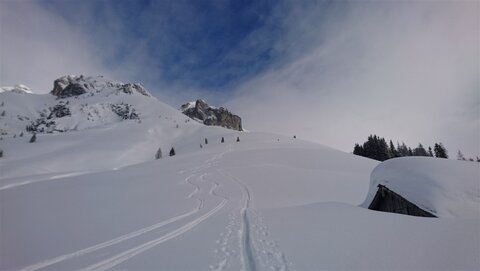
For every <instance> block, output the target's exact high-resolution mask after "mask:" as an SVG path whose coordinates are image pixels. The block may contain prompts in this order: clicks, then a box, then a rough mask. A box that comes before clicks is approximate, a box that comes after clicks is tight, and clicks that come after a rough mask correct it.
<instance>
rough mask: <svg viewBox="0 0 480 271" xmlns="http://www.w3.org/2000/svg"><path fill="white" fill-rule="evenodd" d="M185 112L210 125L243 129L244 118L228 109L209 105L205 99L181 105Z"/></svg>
mask: <svg viewBox="0 0 480 271" xmlns="http://www.w3.org/2000/svg"><path fill="white" fill-rule="evenodd" d="M180 109H181V110H182V112H183V114H185V115H187V116H189V117H190V118H192V119H196V120H198V121H201V122H202V123H203V124H205V125H209V126H222V127H225V128H228V129H232V130H238V131H243V129H242V119H241V118H240V117H239V116H237V115H234V114H232V113H231V112H229V111H228V110H227V109H225V108H223V107H220V108H215V107H211V106H209V105H208V104H207V103H206V102H205V101H204V100H197V101H196V102H189V103H186V104H184V105H182V106H181V107H180Z"/></svg>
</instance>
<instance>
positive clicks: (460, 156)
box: [457, 150, 465, 161]
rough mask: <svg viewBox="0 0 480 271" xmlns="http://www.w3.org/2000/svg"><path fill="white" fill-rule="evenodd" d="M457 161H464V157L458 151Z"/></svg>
mask: <svg viewBox="0 0 480 271" xmlns="http://www.w3.org/2000/svg"><path fill="white" fill-rule="evenodd" d="M457 160H462V161H465V156H463V153H462V152H461V151H460V150H458V152H457Z"/></svg>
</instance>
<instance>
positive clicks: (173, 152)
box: [169, 147, 176, 156]
mask: <svg viewBox="0 0 480 271" xmlns="http://www.w3.org/2000/svg"><path fill="white" fill-rule="evenodd" d="M175 154H176V153H175V150H174V149H173V147H172V149H171V150H170V154H169V155H170V156H174V155H175Z"/></svg>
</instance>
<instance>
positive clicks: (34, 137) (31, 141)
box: [29, 133, 37, 143]
mask: <svg viewBox="0 0 480 271" xmlns="http://www.w3.org/2000/svg"><path fill="white" fill-rule="evenodd" d="M35 141H37V134H35V133H33V135H32V137H31V138H30V141H29V142H30V143H33V142H35Z"/></svg>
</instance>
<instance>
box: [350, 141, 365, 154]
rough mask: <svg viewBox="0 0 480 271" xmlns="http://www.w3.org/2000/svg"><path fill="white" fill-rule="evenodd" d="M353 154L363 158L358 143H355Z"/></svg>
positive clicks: (362, 152) (362, 151) (361, 148)
mask: <svg viewBox="0 0 480 271" xmlns="http://www.w3.org/2000/svg"><path fill="white" fill-rule="evenodd" d="M353 154H355V155H360V156H365V152H364V150H363V147H362V146H360V145H359V144H358V143H355V147H353Z"/></svg>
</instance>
